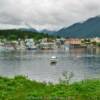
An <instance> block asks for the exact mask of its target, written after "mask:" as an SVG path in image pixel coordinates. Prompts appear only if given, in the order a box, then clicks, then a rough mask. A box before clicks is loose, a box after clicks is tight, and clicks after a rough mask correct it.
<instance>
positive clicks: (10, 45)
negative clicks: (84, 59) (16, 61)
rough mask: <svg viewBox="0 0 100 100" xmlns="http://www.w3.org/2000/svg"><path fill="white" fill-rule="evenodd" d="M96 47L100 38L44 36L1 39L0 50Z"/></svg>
mask: <svg viewBox="0 0 100 100" xmlns="http://www.w3.org/2000/svg"><path fill="white" fill-rule="evenodd" d="M73 47H74V48H78V47H80V48H81V47H82V48H83V47H84V48H89V47H91V48H95V47H100V38H99V37H95V38H88V39H79V38H67V39H66V38H42V39H39V40H38V41H35V40H34V39H33V38H26V39H18V40H10V41H8V40H6V39H1V40H0V51H4V50H37V49H40V50H53V49H57V48H64V49H69V48H73Z"/></svg>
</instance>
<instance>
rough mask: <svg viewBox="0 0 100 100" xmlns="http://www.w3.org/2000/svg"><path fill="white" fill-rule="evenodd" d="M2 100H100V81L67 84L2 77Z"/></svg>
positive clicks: (0, 91) (0, 79) (0, 83)
mask: <svg viewBox="0 0 100 100" xmlns="http://www.w3.org/2000/svg"><path fill="white" fill-rule="evenodd" d="M0 100H100V80H99V79H98V80H96V79H95V80H84V81H81V82H77V83H73V84H70V85H69V84H66V83H59V84H52V83H45V82H44V83H41V82H36V81H31V80H29V79H28V78H26V77H23V76H16V77H15V78H13V79H11V78H10V79H9V78H4V77H0Z"/></svg>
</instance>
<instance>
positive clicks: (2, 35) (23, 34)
mask: <svg viewBox="0 0 100 100" xmlns="http://www.w3.org/2000/svg"><path fill="white" fill-rule="evenodd" d="M45 37H47V38H48V37H51V38H53V37H52V36H49V35H48V34H43V33H37V32H30V31H24V30H21V29H9V30H0V39H7V40H18V39H19V38H20V39H25V38H33V39H34V40H39V39H42V38H45Z"/></svg>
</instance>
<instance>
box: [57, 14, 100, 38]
mask: <svg viewBox="0 0 100 100" xmlns="http://www.w3.org/2000/svg"><path fill="white" fill-rule="evenodd" d="M55 34H57V35H58V36H62V37H79V38H81V37H100V17H99V16H96V17H93V18H90V19H88V20H86V21H84V22H83V23H75V24H73V25H71V26H69V27H67V28H62V29H61V30H59V31H58V32H56V33H55Z"/></svg>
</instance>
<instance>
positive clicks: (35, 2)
mask: <svg viewBox="0 0 100 100" xmlns="http://www.w3.org/2000/svg"><path fill="white" fill-rule="evenodd" d="M97 15H100V0H0V28H7V27H8V28H11V27H21V26H32V27H34V28H36V29H44V28H47V29H52V30H53V29H59V28H62V27H67V26H69V25H71V24H73V23H75V22H80V21H84V20H86V19H87V18H89V17H93V16H97Z"/></svg>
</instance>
